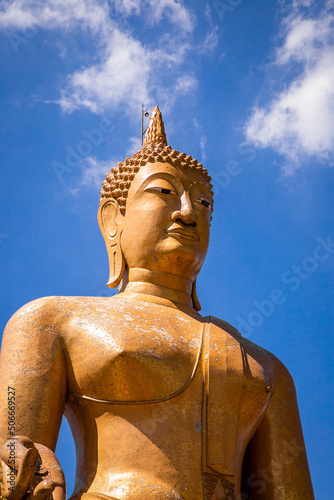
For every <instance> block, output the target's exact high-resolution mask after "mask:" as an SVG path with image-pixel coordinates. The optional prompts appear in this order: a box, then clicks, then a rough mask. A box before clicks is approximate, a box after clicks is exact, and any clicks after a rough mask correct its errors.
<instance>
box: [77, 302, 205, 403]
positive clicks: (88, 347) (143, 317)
mask: <svg viewBox="0 0 334 500" xmlns="http://www.w3.org/2000/svg"><path fill="white" fill-rule="evenodd" d="M202 334H203V322H202V321H201V320H195V319H194V318H192V317H190V316H187V315H185V314H180V315H177V314H166V312H162V313H161V314H160V315H154V314H152V311H151V310H149V311H145V310H141V311H138V310H135V311H126V312H125V311H121V314H119V315H117V316H116V315H113V316H112V317H110V316H109V317H108V315H106V317H101V316H99V317H93V318H92V317H88V316H87V317H81V318H76V319H75V321H73V322H72V324H71V341H70V342H69V345H68V360H71V361H70V362H69V370H68V372H69V390H70V392H72V393H79V394H84V395H85V396H89V397H93V398H96V399H102V400H109V401H110V400H111V401H127V402H129V401H147V400H157V399H163V398H165V397H168V396H169V395H171V394H174V393H177V392H178V391H179V390H180V389H181V388H182V387H183V386H185V385H186V384H187V383H189V382H190V381H191V378H192V374H193V373H194V371H195V369H196V365H197V364H198V363H199V361H200V356H201V350H202V336H203V335H202Z"/></svg>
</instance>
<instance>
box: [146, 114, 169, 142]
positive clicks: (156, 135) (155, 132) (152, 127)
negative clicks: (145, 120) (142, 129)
mask: <svg viewBox="0 0 334 500" xmlns="http://www.w3.org/2000/svg"><path fill="white" fill-rule="evenodd" d="M152 142H155V143H161V144H164V145H165V146H167V137H166V133H165V126H164V122H163V121H162V116H161V112H160V109H159V106H156V107H155V108H154V109H152V116H151V118H150V124H149V126H148V128H147V130H146V134H145V141H144V145H145V144H150V143H152Z"/></svg>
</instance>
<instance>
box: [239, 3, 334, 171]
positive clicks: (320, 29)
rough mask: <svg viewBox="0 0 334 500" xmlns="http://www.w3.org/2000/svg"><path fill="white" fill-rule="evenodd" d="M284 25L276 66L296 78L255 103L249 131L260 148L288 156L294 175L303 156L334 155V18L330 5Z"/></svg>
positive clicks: (295, 16)
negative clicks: (311, 14)
mask: <svg viewBox="0 0 334 500" xmlns="http://www.w3.org/2000/svg"><path fill="white" fill-rule="evenodd" d="M299 3H302V4H303V5H306V4H305V2H299ZM284 27H285V37H284V43H283V44H282V46H281V47H280V48H279V49H278V50H277V53H276V60H275V64H276V65H281V66H282V67H283V65H284V68H287V69H291V70H294V71H295V72H296V71H297V76H295V77H294V78H293V79H292V80H290V82H289V83H287V84H286V86H285V88H284V89H283V90H281V91H280V92H277V93H276V94H275V95H273V97H272V98H271V100H270V102H269V103H268V104H267V105H265V106H258V105H256V106H255V107H254V109H253V111H252V114H251V116H250V118H249V120H248V122H247V123H246V126H245V133H246V137H247V139H248V141H249V142H252V143H253V144H254V145H255V146H256V147H259V148H265V147H271V148H273V149H274V150H276V151H277V152H278V153H279V154H282V155H284V156H285V157H286V159H287V163H286V165H285V172H286V173H291V172H293V170H294V169H295V168H297V167H298V166H299V165H300V162H301V161H302V160H303V159H305V158H310V157H316V158H317V159H318V160H327V161H329V162H331V161H332V159H333V157H334V31H333V27H334V16H333V14H331V13H330V12H329V11H328V10H327V9H324V10H323V11H322V12H321V13H320V14H319V15H318V16H317V17H314V16H313V17H310V16H309V17H305V15H304V16H303V15H301V14H300V13H299V11H296V12H294V13H293V14H292V15H290V16H289V17H288V18H287V19H286V20H285V22H284Z"/></svg>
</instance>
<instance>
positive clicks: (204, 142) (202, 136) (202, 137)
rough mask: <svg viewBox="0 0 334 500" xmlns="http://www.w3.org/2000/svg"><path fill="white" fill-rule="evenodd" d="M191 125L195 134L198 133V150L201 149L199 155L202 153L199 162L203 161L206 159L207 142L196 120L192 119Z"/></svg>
mask: <svg viewBox="0 0 334 500" xmlns="http://www.w3.org/2000/svg"><path fill="white" fill-rule="evenodd" d="M193 124H194V127H195V129H196V130H197V132H198V133H199V135H200V140H199V144H200V148H201V153H202V158H201V161H205V160H206V158H207V155H206V148H205V146H206V141H207V137H206V135H205V134H204V133H203V127H202V126H201V125H200V124H199V123H198V121H197V120H196V118H194V120H193Z"/></svg>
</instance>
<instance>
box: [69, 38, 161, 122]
mask: <svg viewBox="0 0 334 500" xmlns="http://www.w3.org/2000/svg"><path fill="white" fill-rule="evenodd" d="M152 56H153V54H152V53H151V52H150V51H149V50H147V49H145V47H143V45H142V44H141V43H140V42H139V41H137V40H134V39H133V38H132V37H131V36H129V35H126V34H124V33H121V32H120V31H119V30H117V29H114V30H113V32H112V33H111V35H110V39H109V42H108V45H107V46H106V47H105V49H104V55H103V60H102V61H101V62H100V63H98V64H96V65H93V66H90V67H88V68H86V69H84V70H82V71H77V72H75V73H74V74H73V75H71V76H70V77H69V84H68V87H67V89H66V91H64V92H63V95H62V98H61V99H60V101H59V103H60V105H61V106H62V108H63V109H64V110H66V111H73V110H75V109H78V108H81V107H86V108H88V109H90V110H91V111H92V112H95V113H96V112H100V111H103V110H104V109H106V108H112V107H117V106H118V105H119V104H120V103H122V102H124V101H125V100H126V102H127V104H128V105H129V106H130V107H133V106H138V103H140V102H148V101H149V86H150V85H149V77H150V72H151V69H152V68H151V65H152V62H153V60H152Z"/></svg>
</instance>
